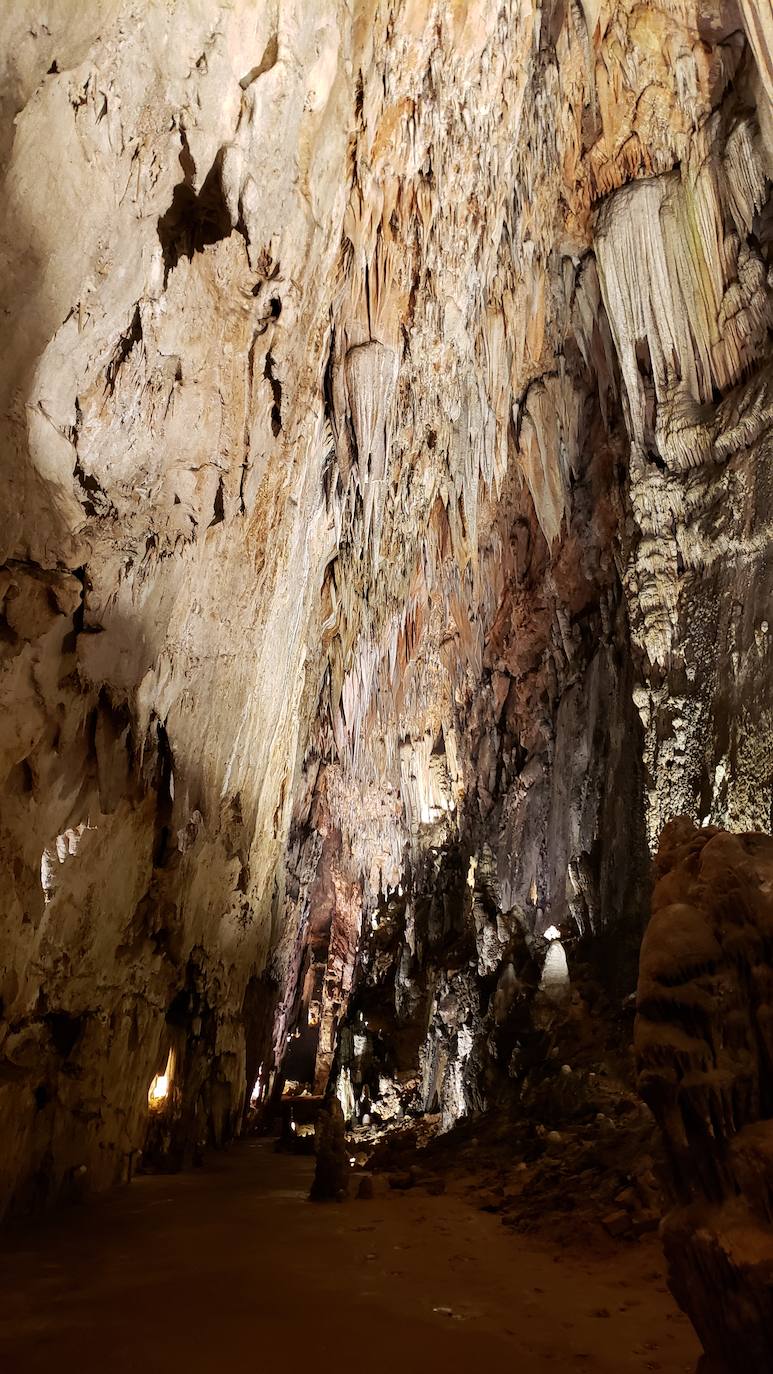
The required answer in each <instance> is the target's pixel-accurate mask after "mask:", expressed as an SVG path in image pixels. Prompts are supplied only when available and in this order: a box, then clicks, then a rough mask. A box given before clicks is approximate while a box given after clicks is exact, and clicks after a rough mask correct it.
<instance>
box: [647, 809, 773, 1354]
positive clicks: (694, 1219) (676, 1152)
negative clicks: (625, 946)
mask: <svg viewBox="0 0 773 1374" xmlns="http://www.w3.org/2000/svg"><path fill="white" fill-rule="evenodd" d="M657 872H658V882H657V885H656V887H655V891H654V895H653V900H652V920H651V922H650V924H649V926H648V927H647V931H646V934H645V936H644V941H643V944H642V952H641V967H640V973H639V989H638V999H637V1007H638V1012H637V1021H636V1053H637V1059H638V1064H639V1075H640V1077H639V1082H640V1088H641V1092H642V1094H643V1096H644V1098H645V1100H646V1101H647V1102H648V1103H649V1105H650V1107H651V1108H652V1110H653V1112H654V1113H655V1116H656V1118H657V1120H658V1123H659V1125H660V1127H661V1130H662V1132H663V1137H664V1140H665V1143H666V1148H667V1150H668V1154H669V1159H670V1164H671V1170H672V1176H673V1183H674V1190H675V1194H676V1203H677V1205H676V1207H675V1208H674V1209H673V1211H671V1212H670V1213H669V1215H668V1217H667V1218H666V1220H665V1222H664V1225H663V1229H662V1235H663V1241H664V1245H665V1250H666V1255H667V1258H668V1262H669V1281H670V1284H671V1289H672V1291H673V1293H674V1296H675V1297H676V1298H677V1301H678V1302H679V1303H680V1305H681V1306H682V1307H683V1308H684V1310H685V1312H687V1313H688V1315H689V1317H690V1319H691V1320H692V1322H693V1325H694V1326H695V1329H696V1331H697V1332H698V1334H699V1336H700V1338H701V1340H702V1341H703V1344H704V1347H705V1349H706V1352H707V1355H708V1356H709V1359H710V1361H711V1364H710V1368H711V1369H712V1370H714V1369H716V1370H717V1371H724V1370H727V1371H730V1370H734V1369H744V1370H747V1369H748V1370H749V1371H750V1374H763V1371H766V1370H769V1369H770V1355H771V1351H772V1350H773V1090H772V1085H773V1022H772V1017H771V1007H772V1006H773V898H772V897H771V884H772V881H773V839H771V838H770V836H768V835H760V834H742V835H729V834H727V833H726V832H725V831H722V830H719V829H717V828H716V827H714V826H707V827H704V828H703V829H700V830H698V829H696V828H695V826H694V825H693V824H692V822H691V821H690V820H688V819H686V818H682V819H679V820H676V821H673V822H672V823H671V824H670V825H668V826H666V828H665V830H664V832H663V835H662V837H661V841H660V846H659V849H658V857H657Z"/></svg>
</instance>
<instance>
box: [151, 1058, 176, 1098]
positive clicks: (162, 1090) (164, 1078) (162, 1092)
mask: <svg viewBox="0 0 773 1374" xmlns="http://www.w3.org/2000/svg"><path fill="white" fill-rule="evenodd" d="M173 1068H174V1051H173V1050H170V1051H169V1057H168V1059H167V1061H166V1068H165V1069H164V1072H163V1073H157V1074H156V1076H155V1078H154V1079H153V1082H152V1083H151V1085H150V1087H149V1089H148V1103H149V1105H150V1106H151V1107H157V1106H159V1104H160V1103H161V1102H165V1101H166V1099H167V1097H168V1096H169V1089H170V1087H171V1086H172V1070H173Z"/></svg>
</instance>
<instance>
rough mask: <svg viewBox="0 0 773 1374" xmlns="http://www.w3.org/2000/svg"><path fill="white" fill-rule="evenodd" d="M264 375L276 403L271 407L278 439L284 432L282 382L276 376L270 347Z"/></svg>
mask: <svg viewBox="0 0 773 1374" xmlns="http://www.w3.org/2000/svg"><path fill="white" fill-rule="evenodd" d="M263 376H264V377H265V378H266V381H267V382H268V383H269V386H270V387H271V394H272V396H273V398H274V404H273V405H272V407H271V432H272V434H273V435H274V438H275V439H276V438H277V436H278V435H279V434H281V432H282V383H281V382H280V381H279V379H278V378H277V377H275V376H274V357H273V354H272V352H271V350H270V349H269V351H268V353H267V354H266V366H265V368H264V369H263Z"/></svg>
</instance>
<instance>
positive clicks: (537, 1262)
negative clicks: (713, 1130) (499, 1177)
mask: <svg viewBox="0 0 773 1374" xmlns="http://www.w3.org/2000/svg"><path fill="white" fill-rule="evenodd" d="M312 1170H313V1161H312V1160H310V1159H308V1158H299V1157H297V1156H290V1155H284V1154H277V1153H275V1152H274V1149H273V1142H271V1141H265V1140H263V1141H247V1142H243V1143H242V1144H240V1145H237V1146H235V1147H234V1148H233V1149H232V1150H231V1151H230V1152H228V1153H226V1154H224V1155H220V1156H218V1157H215V1158H214V1159H213V1160H212V1162H211V1164H210V1165H208V1167H207V1168H206V1169H205V1170H201V1171H197V1172H196V1173H192V1174H190V1173H189V1174H177V1175H174V1176H172V1177H161V1176H146V1177H144V1178H141V1179H138V1180H136V1181H135V1183H134V1185H133V1187H132V1188H131V1189H129V1190H124V1191H122V1192H120V1193H114V1194H112V1195H111V1196H109V1197H108V1198H105V1199H102V1200H101V1201H99V1202H97V1203H95V1204H93V1205H92V1206H90V1207H88V1208H71V1209H65V1210H62V1211H60V1212H59V1213H58V1214H56V1215H54V1216H49V1217H47V1218H46V1219H44V1220H42V1221H40V1222H39V1223H37V1224H35V1225H32V1226H31V1225H30V1224H29V1222H27V1223H25V1224H24V1225H23V1226H21V1225H17V1224H12V1225H10V1226H8V1227H7V1228H6V1229H5V1231H4V1233H3V1236H2V1239H1V1240H0V1291H1V1292H2V1321H1V1322H0V1369H3V1370H4V1371H7V1372H8V1374H11V1371H13V1374H43V1372H44V1371H45V1374H50V1371H51V1370H57V1371H62V1374H71V1372H72V1374H74V1371H76V1370H77V1371H78V1374H97V1371H98V1372H99V1374H103V1371H104V1370H106V1369H109V1370H110V1371H111V1374H136V1372H137V1371H140V1370H141V1371H143V1372H144V1374H170V1371H178V1370H179V1371H185V1374H214V1371H217V1370H221V1369H250V1368H261V1369H271V1370H277V1371H280V1370H286V1371H288V1372H289V1374H296V1372H297V1371H300V1370H302V1369H306V1368H311V1369H314V1370H315V1371H317V1374H328V1371H330V1374H332V1371H336V1374H337V1372H338V1371H341V1370H345V1369H360V1368H363V1369H368V1370H371V1371H373V1372H374V1374H387V1371H390V1374H391V1371H393V1370H395V1369H398V1370H401V1371H403V1374H410V1372H411V1371H416V1372H417V1374H418V1371H420V1370H421V1371H427V1370H444V1371H446V1372H447V1374H468V1372H469V1371H470V1370H472V1369H476V1368H486V1369H491V1370H494V1369H509V1368H513V1369H523V1370H528V1374H556V1371H557V1370H561V1371H564V1370H573V1369H578V1370H582V1369H585V1370H592V1371H593V1372H594V1374H620V1371H621V1370H622V1369H625V1370H631V1371H634V1372H635V1374H639V1371H641V1374H645V1371H647V1370H654V1369H657V1370H659V1371H660V1374H683V1371H684V1370H685V1369H688V1368H691V1367H692V1364H691V1362H692V1363H694V1361H695V1358H696V1355H697V1352H698V1346H697V1342H696V1340H695V1337H694V1335H693V1333H692V1330H691V1328H690V1325H689V1323H688V1321H687V1319H686V1318H685V1317H683V1316H682V1314H681V1313H680V1312H679V1311H678V1310H677V1308H676V1306H675V1304H674V1302H673V1300H672V1299H671V1297H670V1295H669V1294H668V1292H667V1290H666V1286H665V1278H664V1270H663V1262H662V1258H661V1255H660V1252H659V1247H658V1245H657V1242H656V1240H655V1239H654V1238H652V1237H647V1238H646V1239H645V1241H643V1242H642V1243H641V1244H639V1245H636V1246H629V1247H627V1248H626V1249H625V1250H623V1251H621V1250H620V1249H619V1247H615V1246H614V1244H613V1242H611V1241H609V1242H608V1243H606V1244H601V1243H600V1244H599V1245H597V1246H595V1247H593V1248H591V1249H586V1250H584V1251H580V1250H574V1251H573V1250H571V1249H570V1250H566V1249H562V1248H557V1247H556V1246H555V1245H552V1244H551V1245H549V1244H547V1243H545V1242H544V1241H537V1240H535V1239H531V1238H529V1237H512V1236H509V1235H507V1234H505V1233H504V1232H503V1229H502V1227H501V1225H500V1224H499V1222H498V1219H497V1218H495V1217H493V1216H491V1215H488V1214H487V1213H485V1212H481V1211H479V1210H476V1209H473V1208H472V1207H471V1206H469V1204H468V1203H466V1202H465V1201H463V1200H461V1199H459V1198H456V1197H447V1196H444V1197H430V1196H427V1195H425V1194H423V1193H419V1192H411V1193H403V1194H399V1193H395V1192H392V1193H390V1194H388V1195H385V1196H382V1197H376V1198H373V1199H371V1200H369V1201H365V1202H363V1201H351V1202H347V1203H342V1204H339V1205H332V1206H322V1205H319V1206H317V1205H314V1204H313V1203H309V1202H308V1201H307V1196H308V1191H309V1183H310V1180H311V1174H312Z"/></svg>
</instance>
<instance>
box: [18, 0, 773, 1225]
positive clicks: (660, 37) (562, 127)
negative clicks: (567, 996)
mask: <svg viewBox="0 0 773 1374" xmlns="http://www.w3.org/2000/svg"><path fill="white" fill-rule="evenodd" d="M772 47H773V32H772V29H771V23H770V14H769V8H768V7H767V6H766V5H765V4H764V3H762V0H741V3H740V4H736V3H734V2H731V0H727V3H708V0H660V3H658V4H657V5H655V4H641V3H635V2H634V0H583V3H578V0H546V3H543V4H538V3H536V0H453V3H450V4H449V3H446V0H385V2H384V3H382V4H380V5H378V6H376V5H372V4H370V3H367V2H366V0H315V3H308V0H265V3H261V4H259V5H256V4H254V3H253V2H252V0H230V3H226V2H225V0H214V3H205V2H204V0H180V2H179V3H177V4H176V5H174V6H169V5H168V4H166V3H164V2H163V0H79V3H78V4H77V5H76V4H74V3H73V4H66V3H55V0H42V3H41V2H40V0H37V2H36V3H34V4H33V3H32V0H18V2H17V3H15V4H12V5H7V6H4V7H3V10H2V14H1V15H0V54H2V56H1V57H0V62H1V63H2V83H1V85H2V90H1V92H0V95H1V100H0V156H1V157H2V160H3V166H4V183H3V197H2V202H0V204H1V205H2V227H1V229H0V245H1V250H2V259H3V284H4V292H5V303H4V319H5V328H4V330H3V334H2V343H1V344H0V378H1V379H2V382H1V384H2V407H0V414H2V448H1V450H0V451H1V453H2V459H1V461H2V474H3V490H4V505H3V515H4V518H3V521H2V527H1V536H0V541H1V542H2V549H1V550H0V559H1V560H2V566H1V567H0V593H1V595H2V616H3V618H2V622H1V624H2V635H0V640H1V641H2V643H1V646H0V647H1V649H2V655H3V662H2V677H1V678H0V692H1V693H2V713H1V715H0V759H1V760H2V797H3V804H2V810H1V813H0V863H1V864H2V892H3V906H2V915H1V917H0V920H1V922H2V924H1V926H0V930H1V931H2V935H1V936H0V962H1V965H2V967H1V969H0V999H1V1000H0V1206H2V1207H3V1208H4V1207H7V1206H12V1207H25V1206H29V1205H31V1204H32V1203H34V1202H37V1201H45V1200H47V1199H50V1198H52V1197H54V1196H56V1195H58V1194H59V1193H60V1192H63V1191H64V1192H66V1191H67V1190H68V1189H70V1188H77V1189H81V1188H84V1187H100V1186H106V1185H107V1184H109V1183H110V1182H112V1181H114V1180H116V1179H118V1178H121V1177H126V1176H128V1175H129V1174H130V1173H131V1172H132V1171H133V1169H134V1168H135V1167H137V1165H138V1164H139V1163H140V1162H141V1160H142V1155H143V1151H144V1152H145V1157H146V1158H147V1156H148V1153H150V1154H151V1155H153V1156H154V1157H157V1156H158V1155H159V1153H160V1154H161V1155H162V1156H163V1155H167V1156H168V1157H173V1158H174V1159H175V1160H182V1161H185V1160H186V1159H188V1158H191V1157H193V1156H194V1155H195V1154H196V1153H197V1151H198V1150H199V1148H200V1146H201V1144H202V1143H206V1142H208V1141H213V1140H214V1141H221V1140H224V1139H227V1138H228V1136H229V1135H231V1134H233V1133H234V1132H237V1131H238V1130H239V1129H240V1126H241V1122H242V1119H243V1115H244V1111H245V1108H246V1107H247V1106H248V1104H249V1102H250V1100H253V1101H260V1100H261V1099H262V1098H263V1097H264V1096H265V1094H267V1093H270V1092H272V1091H277V1090H278V1088H279V1087H281V1082H282V1076H283V1074H284V1072H285V1057H286V1056H287V1054H288V1051H289V1052H290V1054H291V1055H294V1056H295V1066H294V1067H293V1068H292V1072H291V1061H290V1059H289V1058H288V1059H287V1076H288V1077H293V1074H295V1075H296V1077H297V1078H298V1081H300V1080H301V1078H303V1079H304V1080H305V1081H308V1083H309V1087H310V1088H316V1090H317V1091H321V1090H322V1088H323V1087H324V1085H325V1082H326V1080H327V1076H328V1074H329V1072H330V1068H331V1064H332V1063H333V1056H334V1051H335V1044H336V1041H337V1036H338V1031H339V1027H340V1025H341V1024H342V1023H343V1022H345V1019H346V1017H347V1015H348V1013H347V1008H348V1007H349V1006H350V1005H352V1006H353V1005H354V1004H353V1003H352V1001H351V999H352V997H353V995H354V994H353V988H355V989H356V985H357V977H358V976H359V978H360V984H361V995H362V997H363V998H365V1000H367V995H368V986H367V985H368V979H369V978H370V976H371V974H370V969H371V968H374V967H376V962H377V961H376V962H374V961H370V962H367V961H366V962H367V966H366V963H362V962H361V964H360V973H359V975H358V974H357V972H356V968H357V959H358V948H359V947H360V944H359V942H360V939H361V932H362V931H365V932H366V933H368V934H369V939H370V937H371V936H372V937H373V938H375V939H376V941H377V940H378V927H379V924H380V922H381V921H382V920H385V919H386V917H385V916H384V913H385V912H388V911H389V903H390V902H392V903H393V907H392V914H393V916H394V913H395V907H394V902H393V899H394V896H395V893H398V897H399V889H400V888H401V887H402V889H403V896H402V897H399V901H401V902H403V907H402V908H400V909H399V916H400V921H401V922H403V921H404V932H403V933H401V934H400V942H401V947H404V948H405V949H408V950H409V951H410V947H411V940H412V939H413V936H412V935H411V929H412V928H413V927H412V924H411V923H412V922H413V923H414V926H415V927H416V929H419V928H420V927H421V924H422V922H423V921H425V919H426V920H430V916H431V925H432V930H433V932H434V931H435V922H436V920H439V921H440V924H439V926H438V927H437V931H438V933H437V935H435V934H432V941H433V948H432V960H433V970H434V971H433V972H432V976H431V977H430V976H429V974H428V975H427V977H426V978H423V975H422V974H421V970H420V960H413V962H410V961H408V958H407V955H406V969H407V968H408V967H409V963H410V969H412V970H413V972H408V973H406V979H405V980H404V981H405V988H404V990H405V995H406V997H408V998H413V999H415V1000H416V1001H417V1004H418V1002H419V1001H421V999H424V1000H425V1002H426V1005H425V1006H424V1003H422V1005H423V1006H424V1011H423V1012H422V1016H423V1017H424V1020H423V1021H422V1022H421V1024H422V1027H423V1029H422V1035H423V1036H425V1037H426V1043H424V1040H423V1041H422V1046H420V1047H418V1048H417V1056H418V1057H417V1058H416V1063H417V1064H420V1065H423V1068H422V1070H421V1071H422V1073H425V1074H426V1077H427V1083H426V1085H425V1087H424V1088H423V1089H422V1092H423V1094H424V1099H425V1100H426V1101H427V1102H429V1103H432V1102H436V1103H438V1104H442V1108H441V1109H442V1111H443V1113H444V1114H445V1117H446V1119H447V1120H448V1121H450V1120H451V1119H453V1117H454V1116H455V1115H456V1114H458V1113H460V1112H463V1111H465V1110H469V1109H470V1106H471V1105H472V1104H474V1103H482V1102H484V1101H485V1100H486V1094H487V1093H488V1092H489V1091H490V1090H491V1085H490V1084H489V1083H488V1081H487V1076H486V1062H485V1061H486V1056H485V1054H482V1053H481V1052H480V1051H479V1046H480V1045H481V1044H483V1043H484V1042H485V1039H486V1036H487V1035H489V1033H491V1034H497V1033H498V1032H497V1031H496V1030H495V1029H494V1027H495V1026H497V1025H499V1026H505V1027H506V1026H507V1025H509V1026H510V1030H508V1031H507V1032H506V1033H505V1031H503V1032H502V1034H503V1037H504V1038H503V1039H502V1050H501V1053H502V1055H503V1056H505V1058H507V1059H508V1062H509V1052H506V1046H505V1040H506V1039H507V1034H514V1031H513V1026H514V1025H515V1021H513V1022H512V1024H511V1023H510V1022H509V1021H508V1017H509V1013H506V1012H505V1010H503V1008H504V1007H505V1003H507V1002H508V999H509V998H510V997H511V994H512V997H513V999H514V1001H513V1005H514V1006H515V1005H516V1003H518V1005H520V1003H519V998H518V996H516V993H515V992H514V990H513V989H514V988H515V984H514V983H513V979H516V980H519V979H521V973H520V972H519V969H522V968H523V970H525V969H527V968H528V967H529V960H530V959H532V958H535V957H537V955H538V954H540V952H541V951H542V950H543V949H544V945H543V944H542V943H541V937H542V935H543V933H544V931H545V930H546V929H547V928H548V927H550V926H555V927H556V929H558V930H559V931H560V932H562V933H563V934H564V935H568V936H571V935H577V934H580V935H582V937H583V938H587V939H591V940H594V939H607V940H618V942H619V945H620V946H621V947H623V946H624V947H626V948H628V947H630V948H632V949H634V950H635V947H636V944H637V941H638V936H639V933H640V929H641V925H642V923H643V920H644V916H645V911H646V904H647V893H646V887H647V866H648V843H649V844H652V843H653V842H654V840H655V837H656V836H657V834H658V833H659V831H660V829H661V827H662V825H663V823H664V821H666V820H667V819H669V818H670V817H671V816H672V815H674V814H675V813H677V812H688V813H690V814H692V815H693V816H694V817H695V819H696V820H706V821H711V822H712V823H714V824H721V825H729V826H731V827H732V828H734V829H741V830H747V831H749V830H754V829H765V828H767V827H768V826H769V824H770V793H771V775H772V773H773V745H772V743H771V741H772V738H773V729H772V720H771V713H772V710H773V702H772V694H773V689H772V687H771V683H773V674H771V633H770V625H769V618H770V606H771V577H772V576H773V573H772V572H771V566H772V565H771V560H770V559H769V557H768V556H767V551H768V548H769V541H770V519H771V515H770V512H771V509H772V508H773V504H772V503H771V489H770V462H769V453H770V443H771V440H770V415H771V405H770V396H771V377H770V372H769V367H770V348H769V343H768V340H769V328H770V323H771V319H770V307H771V296H770V284H771V283H770V272H771V260H770V254H771V232H772V231H771V218H770V196H769V192H770V175H771V170H772V168H773V163H771V154H772V153H773V123H772V122H771V108H770V96H771V90H772V89H773V61H772V59H771V49H772ZM446 864H448V865H450V868H449V870H448V871H449V873H450V872H453V873H454V875H455V876H454V880H453V884H452V887H453V892H454V897H453V901H452V903H451V907H452V908H453V910H451V909H450V908H449V912H448V914H447V915H446V916H444V917H443V918H442V920H440V917H436V915H435V914H434V913H436V912H437V910H438V906H437V904H438V902H439V901H440V900H441V893H440V892H435V891H434V890H433V889H434V885H435V883H436V880H437V876H438V870H439V867H443V866H445V865H446ZM417 912H418V913H419V915H418V916H417V914H416V913H417ZM428 913H429V915H428ZM391 919H392V917H389V920H391ZM443 921H447V922H448V925H447V933H448V934H449V939H448V942H447V944H444V936H443V930H444V929H446V928H445V927H444V926H443ZM374 922H375V927H376V929H374ZM402 930H403V927H402V926H401V931H402ZM387 935H388V932H385V939H386V937H387ZM457 937H458V938H457ZM521 939H525V940H527V951H526V952H527V954H528V959H527V958H526V955H525V954H524V955H523V964H522V962H521V953H519V952H517V951H520V941H521ZM528 941H531V942H532V943H531V944H528ZM460 949H463V951H464V960H463V964H464V977H461V976H460V977H459V978H457V977H456V974H457V972H458V969H459V965H458V964H457V963H456V962H454V961H455V960H456V959H457V958H458V957H459V950H460ZM365 953H366V951H365V949H364V947H363V955H364V954H365ZM511 968H512V973H511V971H510V970H511ZM534 976H535V977H536V976H537V975H536V974H535V975H534ZM414 978H415V979H416V980H417V983H416V986H413V980H414ZM529 978H531V974H530V975H529ZM480 979H484V980H491V981H492V986H493V987H495V989H496V990H497V997H498V998H499V1001H498V1002H497V1006H498V1007H499V1008H500V1012H498V1013H496V1014H495V1013H494V1011H493V1009H492V1011H491V1018H492V1019H491V1021H490V1022H487V1023H486V1025H485V1026H484V1025H483V1024H482V1021H481V1010H480V1000H479V986H478V981H477V980H480ZM526 982H527V984H528V987H530V988H532V990H533V981H532V982H530V981H529V979H526ZM401 986H402V985H401ZM530 995H531V994H528V995H527V994H524V996H525V998H526V1001H528V1000H529V996H530ZM449 997H450V998H451V1001H449V1000H448V999H449ZM508 1005H509V1003H508ZM492 1008H493V1004H492ZM425 1013H426V1015H425ZM518 1015H519V1013H516V1012H513V1016H514V1017H515V1019H516V1020H517V1016H518ZM497 1016H500V1020H499V1021H497ZM416 1024H419V1023H418V1022H417V1023H416ZM346 1027H347V1034H352V1035H353V1034H357V1033H358V1032H357V1028H356V1024H355V1022H354V1021H350V1022H346ZM433 1046H434V1048H433ZM441 1050H442V1054H441ZM170 1055H171V1059H170ZM433 1056H434V1057H433ZM441 1060H442V1062H441ZM169 1064H171V1065H172V1066H173V1067H172V1068H171V1070H170V1073H169V1074H168V1075H167V1074H166V1073H165V1069H166V1066H167V1065H169ZM167 1078H168V1082H167V1084H166V1095H165V1096H164V1097H163V1098H162V1099H161V1100H160V1103H159V1102H157V1103H156V1105H155V1106H152V1107H151V1109H150V1110H149V1106H148V1093H149V1090H150V1088H151V1085H152V1084H154V1083H155V1084H156V1089H158V1084H159V1082H160V1081H161V1080H162V1079H167ZM444 1085H445V1086H444ZM391 1091H392V1089H391V1088H389V1092H391ZM149 1121H150V1135H148V1125H149Z"/></svg>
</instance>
